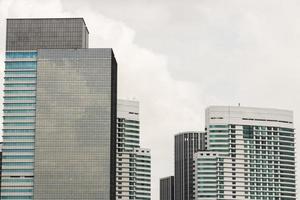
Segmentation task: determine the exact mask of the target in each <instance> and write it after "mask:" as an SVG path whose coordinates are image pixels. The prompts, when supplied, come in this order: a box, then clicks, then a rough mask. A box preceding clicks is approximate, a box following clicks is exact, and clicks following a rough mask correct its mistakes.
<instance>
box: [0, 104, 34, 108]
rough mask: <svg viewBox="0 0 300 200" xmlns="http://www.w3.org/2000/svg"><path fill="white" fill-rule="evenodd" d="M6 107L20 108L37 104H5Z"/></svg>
mask: <svg viewBox="0 0 300 200" xmlns="http://www.w3.org/2000/svg"><path fill="white" fill-rule="evenodd" d="M4 106H5V107H6V106H9V107H20V106H35V103H4Z"/></svg>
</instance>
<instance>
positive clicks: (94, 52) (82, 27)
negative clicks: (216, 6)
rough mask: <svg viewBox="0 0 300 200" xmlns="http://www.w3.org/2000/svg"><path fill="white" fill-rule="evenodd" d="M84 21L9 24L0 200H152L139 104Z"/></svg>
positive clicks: (109, 53)
mask: <svg viewBox="0 0 300 200" xmlns="http://www.w3.org/2000/svg"><path fill="white" fill-rule="evenodd" d="M88 36H89V31H88V29H87V27H86V24H85V21H84V20H83V19H82V18H50V19H49V18H43V19H8V20H7V35H6V55H5V56H6V58H5V77H4V106H3V144H2V145H3V146H2V148H1V149H2V159H1V161H2V164H1V167H2V169H1V168H0V169H1V194H0V199H11V200H17V199H19V200H20V199H22V200H25V199H26V200H30V199H38V200H41V199H49V200H55V199H65V200H67V199H70V200H75V199H98V200H108V199H111V200H114V199H124V200H125V199H126V200H127V199H145V200H150V187H151V185H150V183H151V175H150V174H151V157H150V150H149V149H144V148H140V140H139V138H140V135H139V133H140V129H139V127H140V123H139V103H138V102H136V101H129V100H118V99H117V61H116V59H115V56H114V53H113V51H112V49H109V48H89V47H88V45H89V42H88Z"/></svg>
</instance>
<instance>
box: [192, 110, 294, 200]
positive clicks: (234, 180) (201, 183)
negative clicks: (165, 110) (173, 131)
mask: <svg viewBox="0 0 300 200" xmlns="http://www.w3.org/2000/svg"><path fill="white" fill-rule="evenodd" d="M206 129H207V142H208V150H207V151H200V152H198V153H196V154H195V155H194V162H195V171H194V174H195V176H194V178H195V185H194V188H195V199H198V200H202V199H203V200H204V199H205V200H209V199H211V200H213V199H214V200H217V199H218V200H233V199H257V200H263V199H272V200H296V174H295V132H294V125H293V113H292V112H291V111H287V110H279V109H266V108H249V107H232V106H212V107H209V108H208V109H207V110H206Z"/></svg>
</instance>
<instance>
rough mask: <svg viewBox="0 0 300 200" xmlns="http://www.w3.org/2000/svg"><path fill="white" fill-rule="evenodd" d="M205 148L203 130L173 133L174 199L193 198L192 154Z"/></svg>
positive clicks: (191, 199) (190, 199) (186, 199)
mask: <svg viewBox="0 0 300 200" xmlns="http://www.w3.org/2000/svg"><path fill="white" fill-rule="evenodd" d="M200 150H205V132H183V133H179V134H177V135H175V200H193V155H194V153H195V152H197V151H200Z"/></svg>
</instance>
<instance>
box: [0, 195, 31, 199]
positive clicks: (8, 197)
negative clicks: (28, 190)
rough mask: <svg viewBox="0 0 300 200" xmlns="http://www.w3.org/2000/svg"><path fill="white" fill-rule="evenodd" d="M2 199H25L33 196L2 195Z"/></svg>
mask: <svg viewBox="0 0 300 200" xmlns="http://www.w3.org/2000/svg"><path fill="white" fill-rule="evenodd" d="M1 199H10V200H24V199H32V196H2V197H1Z"/></svg>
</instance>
